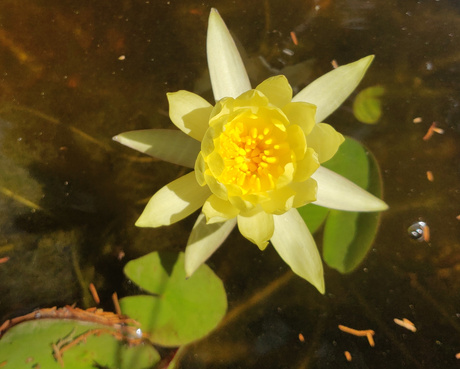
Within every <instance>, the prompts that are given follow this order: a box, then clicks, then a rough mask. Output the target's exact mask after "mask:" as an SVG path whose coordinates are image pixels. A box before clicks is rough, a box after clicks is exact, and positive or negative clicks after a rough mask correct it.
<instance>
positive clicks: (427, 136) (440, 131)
mask: <svg viewBox="0 0 460 369" xmlns="http://www.w3.org/2000/svg"><path fill="white" fill-rule="evenodd" d="M434 132H436V133H438V134H440V135H442V134H443V133H444V130H443V129H442V128H439V127H438V126H437V124H436V122H433V123H432V124H431V126H430V128H428V131H427V132H426V134H425V136H423V141H428V140H429V139H430V138H431V136H433V133H434Z"/></svg>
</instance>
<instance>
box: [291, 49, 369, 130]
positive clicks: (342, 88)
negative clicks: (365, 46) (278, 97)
mask: <svg viewBox="0 0 460 369" xmlns="http://www.w3.org/2000/svg"><path fill="white" fill-rule="evenodd" d="M373 59H374V55H369V56H366V57H365V58H362V59H359V60H358V61H355V62H354V63H350V64H346V65H343V66H341V67H339V68H336V69H334V70H331V71H330V72H329V73H326V74H324V75H323V76H321V77H319V78H318V79H316V80H314V81H313V82H312V83H310V84H309V85H308V86H307V87H305V88H304V89H303V90H302V91H300V92H299V93H298V94H297V95H295V96H294V97H293V99H292V101H305V102H308V103H311V104H314V105H316V107H317V110H316V121H317V122H323V121H324V119H326V118H327V117H328V116H329V115H330V114H331V113H332V112H333V111H334V110H335V109H337V108H338V107H339V106H340V105H342V103H343V102H344V101H345V99H346V98H347V97H348V96H350V94H351V93H352V92H353V91H354V90H355V88H356V87H357V86H358V84H359V82H361V79H362V78H363V77H364V74H365V73H366V70H367V68H369V66H370V65H371V63H372V60H373Z"/></svg>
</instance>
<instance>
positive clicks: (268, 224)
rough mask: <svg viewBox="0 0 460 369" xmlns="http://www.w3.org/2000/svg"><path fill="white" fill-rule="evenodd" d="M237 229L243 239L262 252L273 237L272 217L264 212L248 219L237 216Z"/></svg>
mask: <svg viewBox="0 0 460 369" xmlns="http://www.w3.org/2000/svg"><path fill="white" fill-rule="evenodd" d="M238 229H239V230H240V233H241V234H242V235H243V236H244V237H246V238H247V239H248V240H249V241H251V242H252V243H255V244H256V245H257V246H258V247H259V249H261V250H264V249H265V248H266V247H267V245H268V241H269V240H270V238H271V237H272V235H273V231H274V223H273V215H272V214H267V213H266V212H264V211H259V212H258V213H256V214H254V215H252V216H249V217H245V216H241V215H238Z"/></svg>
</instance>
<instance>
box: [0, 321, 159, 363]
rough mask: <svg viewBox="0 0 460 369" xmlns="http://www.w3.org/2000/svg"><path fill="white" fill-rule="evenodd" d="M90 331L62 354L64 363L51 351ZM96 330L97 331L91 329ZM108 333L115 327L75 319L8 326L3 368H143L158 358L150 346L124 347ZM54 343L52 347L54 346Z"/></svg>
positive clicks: (0, 354) (1, 351)
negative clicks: (92, 332)
mask: <svg viewBox="0 0 460 369" xmlns="http://www.w3.org/2000/svg"><path fill="white" fill-rule="evenodd" d="M92 330H97V331H98V332H100V334H99V335H97V334H89V335H88V336H87V337H86V338H85V339H84V340H81V341H80V342H78V344H76V345H74V346H72V347H70V348H69V349H68V350H66V351H64V352H63V353H62V355H61V360H62V363H63V364H64V366H61V364H60V363H59V362H58V361H57V360H56V358H55V356H53V353H54V352H55V347H56V345H60V344H63V346H65V344H67V343H70V342H72V341H73V340H74V339H76V338H77V337H78V336H80V335H82V334H85V332H91V331H92ZM94 332H96V331H94ZM109 332H115V330H114V329H112V328H110V327H108V326H105V325H101V324H94V323H87V322H80V321H76V320H60V319H37V320H32V321H27V322H23V323H20V324H18V325H16V326H14V327H12V328H10V329H9V330H8V331H7V332H6V333H5V334H4V335H3V337H2V339H1V340H0V363H1V367H2V369H23V368H24V369H32V368H46V369H61V368H62V367H65V368H69V369H93V368H95V367H104V368H120V369H146V368H151V367H153V366H154V365H155V364H156V363H158V362H159V361H160V356H159V354H158V352H157V351H156V350H155V349H154V348H153V347H152V346H151V345H145V344H142V345H138V346H127V345H125V344H123V343H122V342H120V341H118V340H117V339H116V338H115V337H114V336H113V335H111V334H110V333H109ZM53 345H54V346H53Z"/></svg>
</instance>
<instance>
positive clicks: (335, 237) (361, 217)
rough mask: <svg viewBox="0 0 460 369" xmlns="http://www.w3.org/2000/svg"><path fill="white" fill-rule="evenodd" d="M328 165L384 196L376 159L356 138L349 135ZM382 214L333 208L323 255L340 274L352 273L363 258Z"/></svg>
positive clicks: (326, 228)
mask: <svg viewBox="0 0 460 369" xmlns="http://www.w3.org/2000/svg"><path fill="white" fill-rule="evenodd" d="M327 167H328V168H329V169H332V170H334V171H335V172H337V173H339V174H341V175H343V176H344V177H346V178H348V179H350V180H352V181H353V182H355V183H356V184H358V185H359V186H361V187H363V188H365V189H366V190H368V191H369V192H370V193H372V194H374V195H376V196H380V195H381V179H380V172H379V169H378V164H377V162H376V161H375V158H374V157H373V156H372V155H371V154H370V153H366V150H365V149H364V148H363V147H362V146H361V144H359V143H358V142H357V141H354V140H352V139H350V138H347V139H346V141H345V142H344V143H343V144H342V146H341V147H340V149H339V152H338V153H337V154H336V155H335V156H334V158H333V159H331V160H330V161H329V162H327ZM379 217H380V213H378V212H373V213H360V212H344V211H338V210H331V211H330V213H329V215H328V217H327V220H326V225H325V227H324V239H323V258H324V261H325V262H326V263H327V264H328V265H329V266H330V267H331V268H334V269H336V270H338V271H339V272H341V273H349V272H351V271H352V270H353V269H355V268H356V267H357V266H358V265H359V263H360V262H361V261H362V260H363V259H364V257H365V256H366V253H367V252H368V250H369V248H370V247H371V245H372V242H373V240H374V238H375V235H376V233H377V227H378V222H379Z"/></svg>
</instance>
